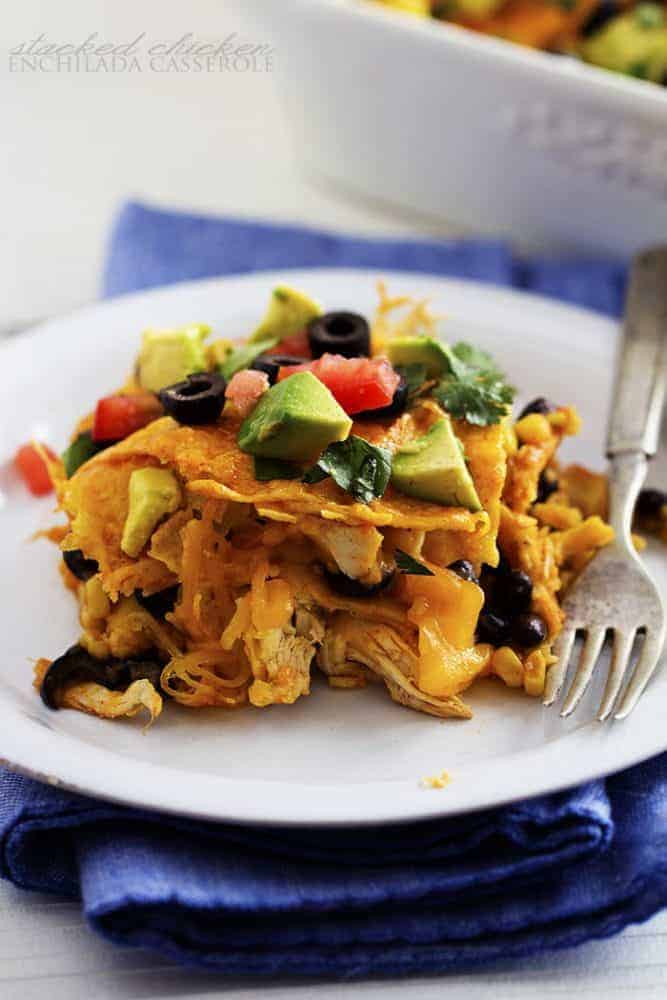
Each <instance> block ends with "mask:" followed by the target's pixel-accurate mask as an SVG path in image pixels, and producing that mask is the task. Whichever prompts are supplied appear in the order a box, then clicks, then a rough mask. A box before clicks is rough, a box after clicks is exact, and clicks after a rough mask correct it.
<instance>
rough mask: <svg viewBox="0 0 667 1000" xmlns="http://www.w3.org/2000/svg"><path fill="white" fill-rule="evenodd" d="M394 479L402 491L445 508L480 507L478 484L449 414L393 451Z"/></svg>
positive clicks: (392, 473)
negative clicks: (421, 435)
mask: <svg viewBox="0 0 667 1000" xmlns="http://www.w3.org/2000/svg"><path fill="white" fill-rule="evenodd" d="M391 481H392V483H393V484H394V486H395V487H396V489H397V490H400V491H401V493H407V495H408V496H411V497H418V499H420V500H430V501H431V502H432V503H440V504H443V506H445V507H467V509H468V510H473V511H475V510H481V509H482V505H481V503H480V502H479V497H478V496H477V491H476V489H475V484H474V483H473V481H472V477H471V475H470V473H469V472H468V467H467V466H466V463H465V459H464V457H463V450H462V448H461V445H460V443H459V441H458V440H457V438H456V436H455V434H454V431H453V429H452V423H451V420H450V419H449V417H444V418H443V419H442V420H438V421H437V422H436V423H435V424H433V426H432V427H429V429H428V431H427V432H426V434H424V436H423V437H420V438H417V440H416V441H410V442H408V444H404V445H403V447H402V448H399V449H398V451H397V452H396V453H395V454H394V460H393V463H392V470H391Z"/></svg>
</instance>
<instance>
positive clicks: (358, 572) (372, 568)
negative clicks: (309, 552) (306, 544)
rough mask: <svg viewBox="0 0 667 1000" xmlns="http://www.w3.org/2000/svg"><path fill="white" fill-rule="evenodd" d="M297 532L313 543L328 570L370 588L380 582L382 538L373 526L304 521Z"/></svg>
mask: <svg viewBox="0 0 667 1000" xmlns="http://www.w3.org/2000/svg"><path fill="white" fill-rule="evenodd" d="M299 530H300V531H301V532H303V534H304V535H306V536H307V537H308V538H311V539H312V540H313V541H314V542H315V544H316V545H317V547H318V548H319V550H320V551H321V552H322V554H323V556H324V559H325V561H326V562H327V564H328V565H329V568H330V569H332V570H334V571H340V572H341V573H345V575H346V576H351V577H354V579H355V580H362V581H363V582H364V583H369V584H372V583H378V582H379V581H380V580H381V579H382V566H381V547H382V535H381V534H380V532H379V531H378V530H377V528H374V527H373V526H372V525H350V524H334V523H332V522H327V521H323V520H322V519H321V518H317V517H304V518H303V520H302V521H301V522H300V524H299Z"/></svg>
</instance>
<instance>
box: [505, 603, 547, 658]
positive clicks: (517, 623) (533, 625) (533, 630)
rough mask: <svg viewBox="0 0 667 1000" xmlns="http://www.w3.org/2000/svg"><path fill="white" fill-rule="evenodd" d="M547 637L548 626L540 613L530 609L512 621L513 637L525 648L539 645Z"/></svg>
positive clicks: (518, 644)
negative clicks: (534, 612) (536, 613)
mask: <svg viewBox="0 0 667 1000" xmlns="http://www.w3.org/2000/svg"><path fill="white" fill-rule="evenodd" d="M546 637H547V626H546V624H545V622H544V619H543V618H540V616H539V615H535V614H531V612H530V611H526V612H524V613H523V614H522V615H518V616H517V618H515V619H514V622H513V623H512V639H513V641H514V642H515V643H516V644H517V646H521V647H522V648H523V649H529V648H530V647H531V646H538V645H539V644H540V643H541V642H544V640H545V639H546Z"/></svg>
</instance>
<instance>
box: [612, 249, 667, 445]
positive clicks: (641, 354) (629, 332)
mask: <svg viewBox="0 0 667 1000" xmlns="http://www.w3.org/2000/svg"><path fill="white" fill-rule="evenodd" d="M666 381H667V247H656V248H654V249H651V250H646V251H645V252H644V253H641V254H638V256H637V257H635V259H634V261H633V264H632V270H631V273H630V283H629V286H628V294H627V300H626V306H625V322H624V324H623V339H622V342H621V350H620V354H619V357H618V361H617V367H616V382H615V385H614V394H613V396H612V407H613V408H612V414H611V420H610V423H609V437H608V440H607V455H608V456H609V457H610V458H614V457H615V456H616V455H620V454H623V453H628V452H643V453H644V455H647V456H648V457H649V458H650V457H652V456H653V455H655V453H656V451H657V450H658V441H659V435H660V418H661V415H662V407H663V402H664V398H665V383H666Z"/></svg>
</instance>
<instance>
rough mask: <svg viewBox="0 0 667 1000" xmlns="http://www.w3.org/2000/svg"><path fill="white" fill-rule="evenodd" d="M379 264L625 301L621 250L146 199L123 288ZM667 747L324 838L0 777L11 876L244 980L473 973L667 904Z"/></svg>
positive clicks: (116, 270) (611, 302)
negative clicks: (171, 205)
mask: <svg viewBox="0 0 667 1000" xmlns="http://www.w3.org/2000/svg"><path fill="white" fill-rule="evenodd" d="M308 265H314V266H320V267H321V266H337V265H340V266H364V267H377V268H380V269H382V268H385V269H388V268H392V269H405V270H412V271H428V272H430V273H435V274H443V275H453V276H456V277H469V278H475V279H477V280H483V281H491V282H495V283H497V284H508V285H510V284H511V285H515V286H519V287H522V288H529V289H531V290H534V291H539V292H542V293H545V294H549V295H553V296H556V297H558V298H561V299H566V300H567V301H570V302H577V303H579V304H582V305H587V306H591V307H593V308H596V309H599V310H601V311H604V312H606V313H609V314H614V315H615V314H618V313H619V311H620V308H621V302H622V295H623V285H624V277H625V272H624V269H623V267H622V266H621V265H619V264H615V263H613V262H604V261H591V260H587V261H583V260H569V261H567V262H549V261H545V260H541V261H537V260H532V261H520V260H517V259H515V258H514V257H513V256H512V254H511V253H510V251H509V250H508V249H507V248H506V247H505V246H503V245H502V244H499V243H491V242H471V241H468V242H463V241H457V242H453V243H439V242H436V241H419V242H408V241H397V240H365V239H360V238H357V237H354V238H352V237H340V236H337V235H333V234H331V233H321V232H316V231H313V230H305V229H300V228H298V227H294V226H275V225H265V224H262V223H249V222H241V221H239V220H225V219H209V218H201V217H196V216H189V215H184V214H178V213H172V212H161V211H157V210H154V209H151V208H147V207H145V206H142V205H136V204H131V205H128V206H126V207H125V208H124V209H123V211H122V212H121V214H120V216H119V218H118V220H117V222H116V225H115V228H114V232H113V236H112V240H111V245H110V250H109V256H108V263H107V268H106V274H105V284H104V291H105V294H107V295H112V294H120V293H122V292H126V291H132V290H136V289H140V288H145V287H148V286H151V285H157V284H164V283H168V282H173V281H178V280H183V279H188V278H198V277H208V276H211V275H217V274H231V273H238V272H242V271H251V270H257V269H262V268H281V269H282V268H286V267H304V266H308ZM666 841H667V755H665V756H663V757H658V758H656V759H654V760H652V761H650V762H648V763H646V764H643V765H641V766H638V767H635V768H633V769H631V770H628V771H625V772H623V773H622V774H618V775H615V776H614V777H611V778H609V779H607V780H606V781H598V782H592V783H590V784H587V785H584V786H582V787H580V788H576V789H573V790H570V791H567V792H562V793H559V794H557V795H551V796H545V797H542V798H538V799H533V800H531V801H527V802H522V803H519V804H516V805H513V806H508V807H506V808H503V809H498V810H493V811H488V812H483V813H477V814H474V815H468V816H463V817H460V818H455V819H449V820H445V821H438V822H429V823H422V824H418V825H412V826H402V827H382V828H378V829H374V828H371V829H368V828H366V829H360V830H354V829H350V830H344V831H341V830H336V831H321V830H320V831H312V830H310V831H309V830H307V829H303V830H296V829H290V830H281V829H269V828H263V829H259V828H242V827H238V826H231V825H210V824H203V823H196V822H190V821H187V820H179V819H176V818H173V817H169V816H156V815H153V814H149V813H142V812H138V811H136V810H129V809H123V808H121V807H118V806H114V805H109V804H107V803H103V802H97V801H94V800H92V799H87V798H82V797H80V796H76V795H70V794H68V793H67V792H64V791H61V790H58V789H55V788H51V787H48V786H46V785H41V784H38V783H36V782H34V781H30V780H28V779H25V778H21V777H18V776H16V775H12V774H9V773H7V772H4V773H2V772H0V845H1V853H0V872H1V874H2V875H3V876H4V877H5V878H8V879H10V880H11V881H12V882H14V883H15V884H16V885H18V886H23V887H25V888H32V889H39V890H42V891H50V892H56V893H65V894H67V895H71V896H80V898H81V901H82V906H83V909H84V912H85V914H86V916H87V918H88V919H89V921H90V922H91V924H92V926H93V927H94V928H95V929H96V930H97V931H99V932H100V933H101V934H103V935H105V936H106V937H108V938H111V939H112V940H114V941H116V942H118V943H124V944H131V945H137V946H139V945H141V946H146V947H150V948H153V949H156V950H158V951H160V952H162V953H163V954H165V955H170V956H172V957H174V958H176V959H178V960H179V961H183V962H189V963H193V964H197V965H201V966H208V967H210V968H215V969H218V970H223V971H225V972H227V973H233V974H241V973H247V974H255V975H275V974H277V973H282V974H284V975H326V976H341V977H353V976H362V975H368V974H372V973H374V974H408V973H417V972H422V971H423V972H426V971H430V972H433V971H438V970H447V969H453V968H462V967H465V968H470V967H474V966H476V965H478V964H481V963H484V962H489V961H491V960H493V959H497V958H507V957H511V956H525V955H529V954H533V953H535V952H536V951H539V950H542V949H547V948H559V947H564V946H567V945H572V944H577V943H579V942H582V941H585V940H587V939H590V938H594V937H602V936H606V935H609V934H614V933H616V932H618V931H619V930H621V929H622V928H623V927H625V926H626V925H627V924H628V923H631V922H633V921H638V920H644V919H646V918H647V917H648V916H650V915H651V914H652V913H654V912H655V911H656V910H658V909H659V908H660V907H662V906H664V905H665V902H666V899H667V872H666V870H665V869H666V865H667V843H666Z"/></svg>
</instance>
